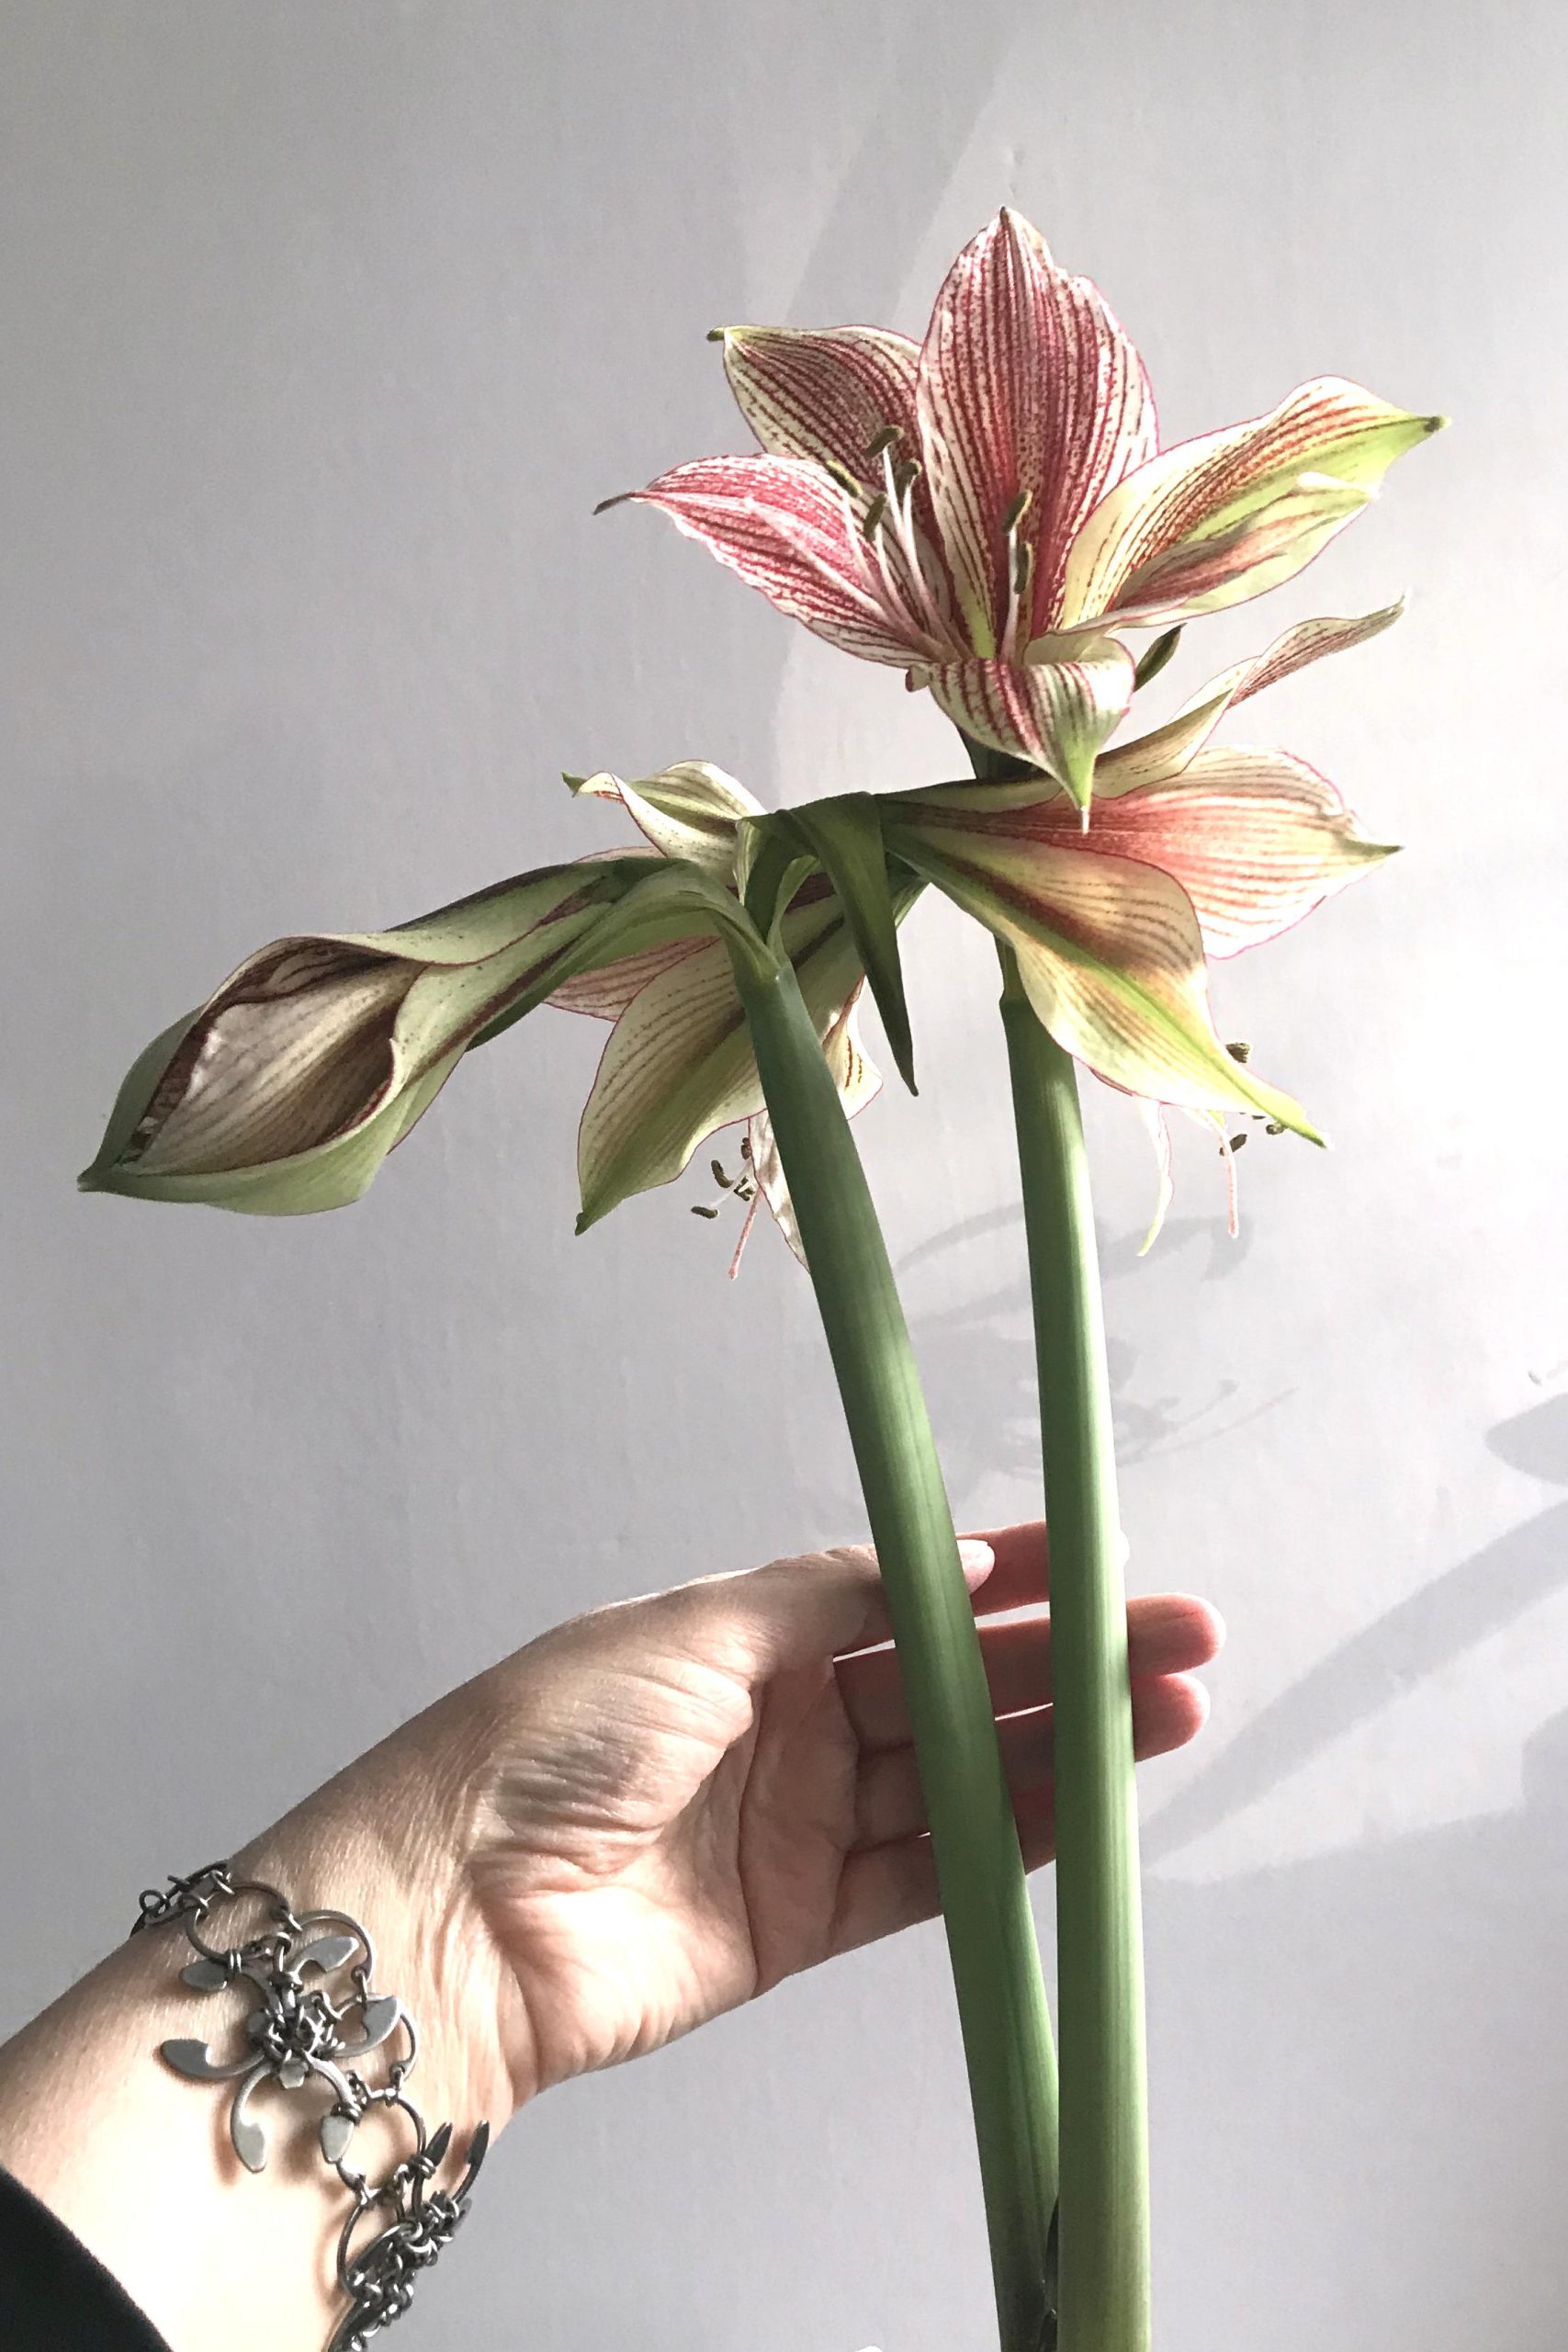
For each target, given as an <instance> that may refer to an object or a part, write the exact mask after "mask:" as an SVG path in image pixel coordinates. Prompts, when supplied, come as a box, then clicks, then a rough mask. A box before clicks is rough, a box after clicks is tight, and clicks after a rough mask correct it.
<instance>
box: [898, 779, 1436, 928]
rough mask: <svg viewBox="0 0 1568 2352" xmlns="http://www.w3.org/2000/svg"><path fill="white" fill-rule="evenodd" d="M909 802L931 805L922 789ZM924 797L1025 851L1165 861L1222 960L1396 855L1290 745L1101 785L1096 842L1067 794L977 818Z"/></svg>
mask: <svg viewBox="0 0 1568 2352" xmlns="http://www.w3.org/2000/svg"><path fill="white" fill-rule="evenodd" d="M985 789H986V787H985V786H978V787H977V790H978V791H980V792H982V793H983V792H984V791H985ZM907 805H908V807H909V808H911V809H914V808H916V807H919V806H921V805H922V796H919V795H914V796H912V797H911V798H910V800H909V801H908V804H907ZM924 805H925V806H926V807H928V808H929V809H930V810H931V822H932V823H933V824H942V823H944V822H945V823H948V824H953V823H957V822H963V823H965V824H966V825H967V826H968V827H969V829H970V830H983V831H985V832H986V833H987V836H988V837H989V838H990V839H992V840H993V841H995V842H998V843H1004V842H1005V843H1008V844H1010V845H1011V846H1012V848H1013V849H1014V850H1015V851H1016V850H1017V849H1018V848H1019V847H1020V846H1021V844H1025V843H1032V844H1034V845H1035V846H1037V847H1038V848H1039V849H1040V850H1041V851H1042V852H1045V853H1049V854H1051V855H1053V856H1054V855H1056V854H1062V853H1064V852H1065V853H1066V854H1072V852H1073V851H1074V849H1075V847H1077V846H1078V845H1080V844H1082V845H1083V846H1085V847H1087V848H1088V849H1089V850H1092V851H1093V852H1094V853H1095V854H1097V855H1099V856H1101V857H1108V858H1127V859H1132V860H1135V861H1136V862H1137V863H1138V864H1139V865H1152V866H1157V867H1158V868H1159V870H1160V871H1161V873H1163V874H1168V875H1169V876H1170V877H1171V879H1172V880H1173V881H1175V882H1179V884H1180V886H1181V888H1182V889H1183V890H1185V892H1186V893H1187V896H1188V898H1189V899H1190V900H1191V902H1192V907H1193V910H1194V912H1195V913H1196V915H1197V917H1198V922H1199V925H1200V927H1201V931H1202V934H1203V946H1204V950H1205V952H1206V953H1207V954H1208V955H1209V956H1214V957H1216V958H1218V957H1224V956H1237V955H1239V954H1240V953H1241V950H1242V949H1243V948H1244V947H1256V946H1258V944H1260V943H1261V942H1262V941H1264V940H1266V939H1275V938H1277V937H1278V936H1279V934H1280V932H1282V931H1289V930H1290V929H1291V928H1292V925H1293V924H1295V923H1298V922H1301V921H1302V919H1303V916H1305V915H1309V914H1310V913H1311V912H1312V910H1313V909H1314V907H1316V906H1321V904H1322V903H1323V901H1324V899H1326V898H1329V897H1331V896H1332V894H1333V893H1334V892H1335V891H1336V890H1342V889H1343V888H1345V885H1346V884H1347V883H1348V882H1353V881H1355V880H1356V878H1357V877H1358V876H1359V875H1362V874H1365V873H1368V872H1369V871H1370V870H1371V867H1372V866H1374V865H1381V864H1382V860H1383V859H1384V858H1385V857H1388V856H1391V855H1392V854H1393V853H1392V851H1391V850H1389V849H1388V848H1386V847H1385V846H1384V845H1383V844H1382V843H1381V842H1370V841H1368V840H1367V839H1366V838H1365V836H1364V835H1363V834H1362V833H1361V832H1360V831H1359V828H1358V826H1357V822H1356V818H1355V814H1354V812H1353V810H1351V809H1349V808H1348V806H1347V805H1346V802H1345V800H1344V798H1343V797H1342V796H1341V795H1340V794H1339V793H1338V792H1337V790H1336V789H1335V787H1334V786H1333V785H1332V784H1330V783H1329V782H1328V780H1327V778H1326V777H1325V776H1321V775H1318V774H1317V773H1316V771H1315V770H1314V769H1313V768H1309V767H1308V766H1307V765H1306V763H1305V762H1304V761H1303V760H1298V759H1295V758H1292V755H1291V753H1290V752H1259V751H1232V750H1222V751H1209V752H1199V753H1198V754H1197V756H1196V757H1195V758H1193V759H1192V760H1190V762H1189V763H1188V764H1187V766H1186V767H1185V768H1184V769H1183V770H1182V772H1181V773H1180V774H1179V775H1172V776H1169V777H1168V778H1167V779H1166V780H1165V781H1163V782H1161V783H1156V784H1143V785H1139V786H1136V787H1135V788H1134V790H1132V791H1130V792H1122V793H1118V794H1116V795H1114V796H1108V797H1105V798H1101V797H1100V795H1099V794H1097V795H1096V797H1095V803H1094V814H1093V819H1092V823H1091V827H1090V831H1089V835H1088V837H1087V842H1086V841H1085V836H1084V835H1083V833H1082V832H1081V831H1080V829H1079V824H1078V819H1077V812H1076V811H1075V810H1074V809H1070V808H1068V806H1067V804H1066V801H1065V800H1063V799H1061V798H1060V797H1057V798H1055V799H1054V800H1044V801H1041V802H1038V803H1037V804H1036V805H1035V806H1034V807H1032V808H1018V809H1004V808H997V809H985V810H983V811H977V812H976V813H974V814H971V815H967V816H964V814H963V813H962V812H959V813H958V814H957V815H955V814H953V813H952V812H951V811H950V810H949V809H947V808H946V807H945V806H944V805H943V804H940V803H939V804H935V805H933V804H931V803H930V802H926V803H925V804H924Z"/></svg>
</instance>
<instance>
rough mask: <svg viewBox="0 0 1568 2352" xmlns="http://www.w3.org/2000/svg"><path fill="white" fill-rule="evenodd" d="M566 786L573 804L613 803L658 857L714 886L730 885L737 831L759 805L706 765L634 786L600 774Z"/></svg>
mask: <svg viewBox="0 0 1568 2352" xmlns="http://www.w3.org/2000/svg"><path fill="white" fill-rule="evenodd" d="M567 783H568V785H569V786H570V790H571V793H572V796H573V797H574V798H575V799H578V800H615V801H619V803H620V805H621V807H622V808H623V809H625V810H626V814H627V816H628V817H629V818H630V819H631V820H632V822H633V823H634V824H635V825H637V826H638V827H639V828H640V829H641V831H643V832H644V833H645V834H646V835H647V837H648V839H649V841H650V842H652V843H653V846H654V848H655V849H657V850H658V851H659V852H660V855H661V856H664V857H684V858H688V859H690V861H691V863H692V864H693V865H700V866H702V867H703V869H704V871H705V873H708V874H712V875H713V876H716V879H717V880H718V881H720V882H733V881H734V879H735V853H736V837H737V834H738V833H739V828H740V826H741V825H742V824H743V823H744V822H745V820H746V819H747V818H748V817H760V816H761V815H762V813H763V810H762V804H761V801H760V800H758V799H755V798H754V797H752V795H751V794H750V792H748V791H747V789H746V787H745V786H744V785H743V784H737V782H736V780H735V778H734V777H733V776H732V775H726V774H725V772H724V770H723V769H722V768H716V767H715V766H714V765H713V763H712V762H711V761H710V760H681V761H678V762H677V763H676V764H675V765H674V766H673V767H670V768H661V769H660V772H659V774H658V775H645V776H639V777H638V778H637V782H636V783H635V784H625V783H623V782H622V780H621V778H620V777H619V776H618V775H611V774H610V773H609V771H608V769H605V768H601V769H600V770H599V772H598V774H597V775H584V776H568V778H567ZM612 854H614V853H612Z"/></svg>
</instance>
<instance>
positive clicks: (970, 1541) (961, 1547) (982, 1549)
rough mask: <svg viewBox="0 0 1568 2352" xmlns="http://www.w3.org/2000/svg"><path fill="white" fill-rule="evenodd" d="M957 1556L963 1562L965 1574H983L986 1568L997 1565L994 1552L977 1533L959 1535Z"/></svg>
mask: <svg viewBox="0 0 1568 2352" xmlns="http://www.w3.org/2000/svg"><path fill="white" fill-rule="evenodd" d="M958 1556H959V1558H960V1559H961V1560H962V1561H963V1563H964V1575H965V1576H983V1575H984V1574H985V1571H986V1570H987V1568H994V1567H995V1566H996V1565H997V1555H996V1554H995V1553H994V1552H993V1551H992V1549H991V1547H990V1545H989V1544H983V1543H982V1542H981V1541H980V1538H979V1537H978V1536H977V1535H961V1536H960V1537H959V1539H958Z"/></svg>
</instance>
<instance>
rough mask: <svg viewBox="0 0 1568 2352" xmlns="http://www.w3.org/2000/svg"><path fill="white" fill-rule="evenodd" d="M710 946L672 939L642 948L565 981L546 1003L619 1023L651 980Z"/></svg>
mask: <svg viewBox="0 0 1568 2352" xmlns="http://www.w3.org/2000/svg"><path fill="white" fill-rule="evenodd" d="M713 944H714V942H713V940H712V939H711V938H706V939H671V940H666V942H665V943H664V944H663V945H662V946H661V947H644V948H642V949H640V950H639V951H638V953H637V955H635V956H622V957H621V959H620V961H619V962H618V963H615V964H605V965H604V966H603V967H602V968H601V969H600V970H598V971H597V972H581V973H579V975H578V977H577V978H576V979H575V980H568V981H567V982H566V983H565V985H564V986H563V987H561V988H558V989H556V991H555V993H554V995H553V996H551V997H550V998H549V999H548V1000H547V1001H548V1002H549V1003H551V1004H553V1005H554V1006H556V1008H557V1009H558V1011H559V1012H587V1013H591V1014H592V1016H593V1017H594V1019H595V1020H598V1021H618V1020H619V1019H620V1017H621V1015H622V1013H623V1012H625V1011H626V1007H627V1005H628V1004H630V1002H631V1001H632V999H633V997H635V996H640V995H641V993H642V991H643V989H645V988H647V986H648V984H649V981H650V980H656V979H658V978H659V976H660V973H661V972H668V971H670V970H671V969H672V967H674V966H675V965H677V964H682V963H684V961H685V959H686V957H687V956H695V955H700V954H701V952H702V951H703V949H704V948H705V947H711V946H712V945H713Z"/></svg>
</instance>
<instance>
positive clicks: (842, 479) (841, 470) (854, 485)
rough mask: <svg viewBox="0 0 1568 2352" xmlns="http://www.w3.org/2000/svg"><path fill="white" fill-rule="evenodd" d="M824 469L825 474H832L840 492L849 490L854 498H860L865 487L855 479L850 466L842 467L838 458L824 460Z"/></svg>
mask: <svg viewBox="0 0 1568 2352" xmlns="http://www.w3.org/2000/svg"><path fill="white" fill-rule="evenodd" d="M822 468H823V471H824V472H825V473H829V474H831V476H832V477H833V480H834V481H836V482H837V483H838V485H839V488H840V490H847V491H848V492H849V493H850V496H851V497H852V498H858V497H859V496H860V494H861V492H862V490H863V488H864V486H865V485H864V484H863V482H860V481H857V480H856V479H855V477H854V475H853V474H852V473H851V471H850V469H849V468H848V466H840V463H839V462H838V459H837V458H823V460H822Z"/></svg>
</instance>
